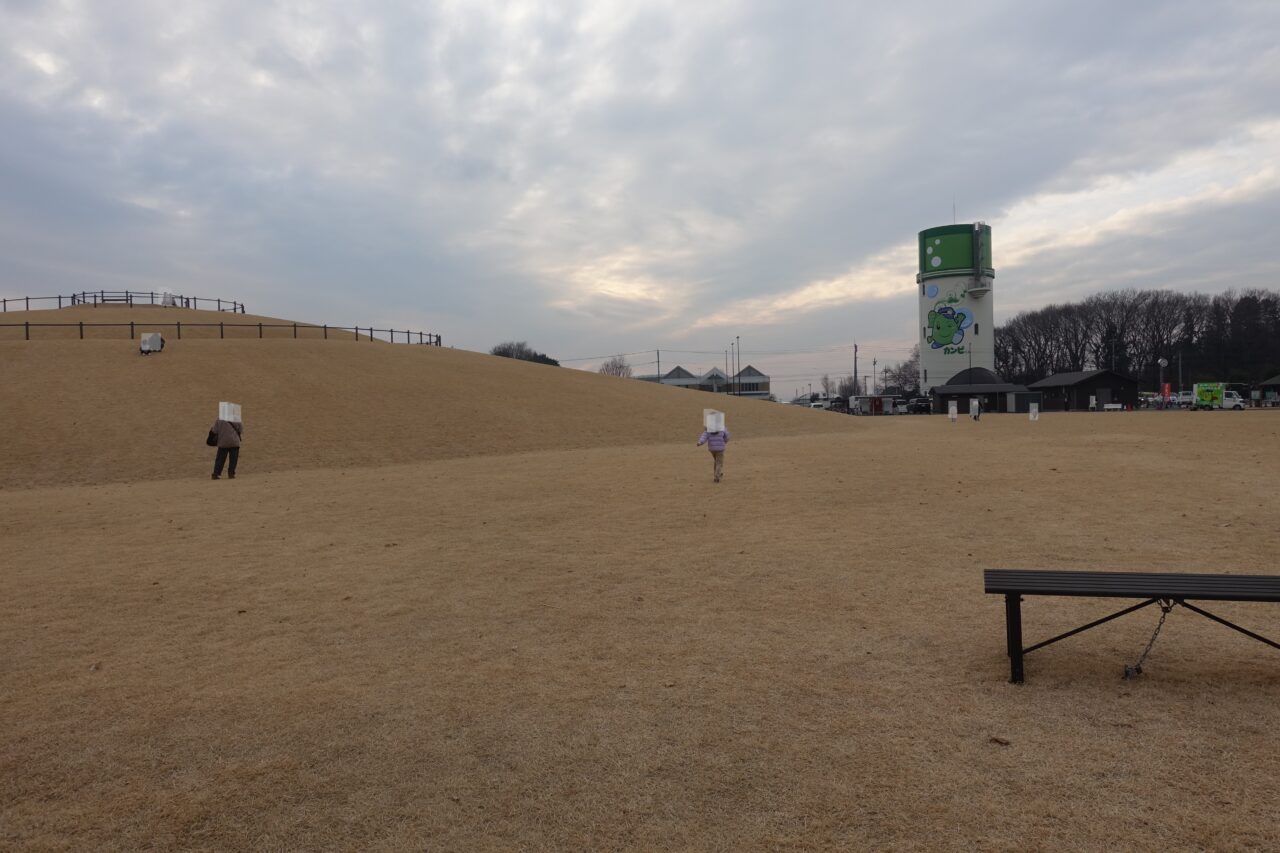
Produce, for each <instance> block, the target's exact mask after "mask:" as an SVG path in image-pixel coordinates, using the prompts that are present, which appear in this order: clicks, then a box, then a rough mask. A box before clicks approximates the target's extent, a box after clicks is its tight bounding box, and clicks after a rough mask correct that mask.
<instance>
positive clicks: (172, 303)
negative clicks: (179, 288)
mask: <svg viewBox="0 0 1280 853" xmlns="http://www.w3.org/2000/svg"><path fill="white" fill-rule="evenodd" d="M160 304H161V305H164V306H167V307H169V308H177V307H178V300H177V297H175V296H174V295H173V294H172V293H169V292H168V291H167V290H166V291H165V292H164V293H163V294H161V296H160Z"/></svg>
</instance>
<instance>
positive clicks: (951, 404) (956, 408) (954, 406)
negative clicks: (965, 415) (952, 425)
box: [947, 400, 960, 421]
mask: <svg viewBox="0 0 1280 853" xmlns="http://www.w3.org/2000/svg"><path fill="white" fill-rule="evenodd" d="M959 414H960V404H959V403H957V402H956V401H955V400H948V401H947V417H949V418H951V420H953V421H954V420H955V419H956V418H957V417H958V416H959Z"/></svg>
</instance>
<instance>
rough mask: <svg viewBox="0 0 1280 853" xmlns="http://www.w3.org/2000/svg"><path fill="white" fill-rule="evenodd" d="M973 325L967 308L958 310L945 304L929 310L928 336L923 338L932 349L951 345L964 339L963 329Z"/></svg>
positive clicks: (971, 316)
mask: <svg viewBox="0 0 1280 853" xmlns="http://www.w3.org/2000/svg"><path fill="white" fill-rule="evenodd" d="M971 325H973V314H972V313H971V312H970V311H969V310H968V309H967V308H961V309H960V310H959V311H957V310H956V309H954V308H952V307H951V306H949V305H948V306H947V307H945V308H939V309H938V310H936V311H930V312H929V336H928V337H927V338H926V339H925V340H927V341H928V342H929V344H930V346H932V348H933V349H942V348H943V347H948V346H953V345H955V344H958V343H960V342H961V341H963V340H964V330H965V329H967V328H969V327H970V326H971Z"/></svg>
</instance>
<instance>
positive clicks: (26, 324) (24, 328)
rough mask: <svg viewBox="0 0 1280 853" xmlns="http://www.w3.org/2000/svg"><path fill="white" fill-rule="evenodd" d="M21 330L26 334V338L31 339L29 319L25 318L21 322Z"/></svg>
mask: <svg viewBox="0 0 1280 853" xmlns="http://www.w3.org/2000/svg"><path fill="white" fill-rule="evenodd" d="M22 331H23V333H24V334H25V335H26V339H27V340H31V321H30V320H27V321H26V322H24V323H23V324H22Z"/></svg>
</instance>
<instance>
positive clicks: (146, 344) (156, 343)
mask: <svg viewBox="0 0 1280 853" xmlns="http://www.w3.org/2000/svg"><path fill="white" fill-rule="evenodd" d="M138 349H140V350H141V351H142V352H160V333H159V332H151V333H149V334H146V335H143V336H142V337H141V339H140V341H139V343H138Z"/></svg>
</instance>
